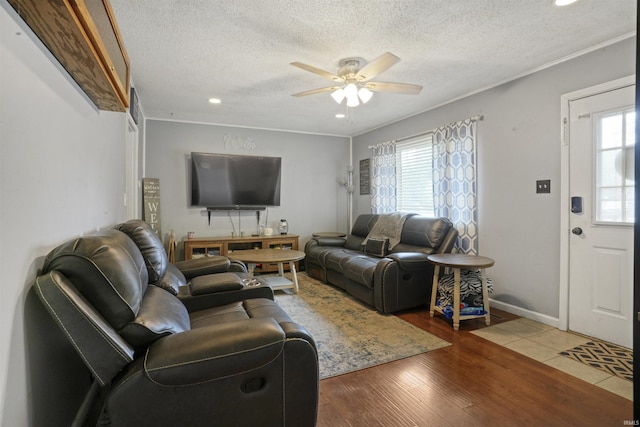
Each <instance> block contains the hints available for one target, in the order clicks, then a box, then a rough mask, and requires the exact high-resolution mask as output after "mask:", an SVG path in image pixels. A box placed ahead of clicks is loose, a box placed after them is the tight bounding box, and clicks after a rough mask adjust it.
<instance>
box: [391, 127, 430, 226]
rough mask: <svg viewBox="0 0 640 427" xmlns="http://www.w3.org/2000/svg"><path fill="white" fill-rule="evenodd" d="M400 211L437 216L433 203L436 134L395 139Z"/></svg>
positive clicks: (397, 196) (397, 193) (398, 206)
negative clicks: (401, 139) (402, 139)
mask: <svg viewBox="0 0 640 427" xmlns="http://www.w3.org/2000/svg"><path fill="white" fill-rule="evenodd" d="M396 203H397V209H398V211H402V212H415V213H419V214H421V215H426V216H432V217H433V216H435V213H434V207H433V135H432V134H428V135H422V136H420V137H417V138H412V139H409V140H407V141H402V142H398V143H396Z"/></svg>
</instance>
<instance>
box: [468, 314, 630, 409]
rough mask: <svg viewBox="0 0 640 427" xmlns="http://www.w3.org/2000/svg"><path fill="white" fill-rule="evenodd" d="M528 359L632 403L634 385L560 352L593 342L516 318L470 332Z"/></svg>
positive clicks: (576, 335) (583, 337)
mask: <svg viewBox="0 0 640 427" xmlns="http://www.w3.org/2000/svg"><path fill="white" fill-rule="evenodd" d="M471 333H472V334H475V335H477V336H479V337H482V338H484V339H487V340H489V341H492V342H495V343H496V344H500V345H502V346H504V347H507V348H509V349H511V350H513V351H517V352H518V353H520V354H523V355H525V356H527V357H530V358H532V359H535V360H537V361H540V362H542V363H545V364H547V365H549V366H552V367H554V368H556V369H559V370H561V371H563V372H566V373H568V374H570V375H573V376H574V377H577V378H580V379H582V380H584V381H587V382H589V383H591V384H595V385H597V386H598V387H602V388H603V389H605V390H608V391H610V392H612V393H615V394H617V395H620V396H622V397H624V398H626V399H629V400H633V383H632V382H631V381H627V380H624V379H622V378H618V377H616V376H614V375H611V374H608V373H606V372H603V371H600V370H599V369H596V368H592V367H590V366H587V365H585V364H583V363H580V362H576V361H575V360H571V359H569V358H568V357H566V356H561V355H559V354H558V353H559V352H561V351H564V350H568V349H570V348H573V347H576V346H578V345H582V344H585V343H587V342H589V341H591V339H590V338H589V337H585V336H582V335H578V334H574V333H572V332H563V331H560V330H558V329H556V328H554V327H553V326H548V325H544V324H542V323H538V322H535V321H533V320H529V319H516V320H511V321H509V322H504V323H500V324H498V325H494V326H490V327H487V328H483V329H479V330H476V331H473V332H471Z"/></svg>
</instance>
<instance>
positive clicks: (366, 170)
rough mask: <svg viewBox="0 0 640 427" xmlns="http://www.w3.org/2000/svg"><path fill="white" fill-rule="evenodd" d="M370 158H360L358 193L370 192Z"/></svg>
mask: <svg viewBox="0 0 640 427" xmlns="http://www.w3.org/2000/svg"><path fill="white" fill-rule="evenodd" d="M370 167H371V166H370V159H363V160H360V195H361V196H362V195H366V194H371V169H370Z"/></svg>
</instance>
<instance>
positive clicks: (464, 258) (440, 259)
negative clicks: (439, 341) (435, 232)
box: [427, 254, 495, 331]
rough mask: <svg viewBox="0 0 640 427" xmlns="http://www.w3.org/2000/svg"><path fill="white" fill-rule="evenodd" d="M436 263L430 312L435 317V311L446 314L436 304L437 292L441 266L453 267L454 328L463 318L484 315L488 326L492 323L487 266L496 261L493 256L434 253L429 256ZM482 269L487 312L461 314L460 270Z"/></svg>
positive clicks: (483, 293)
mask: <svg viewBox="0 0 640 427" xmlns="http://www.w3.org/2000/svg"><path fill="white" fill-rule="evenodd" d="M427 259H428V260H429V261H431V262H432V263H433V264H435V269H434V271H433V287H432V289H431V306H430V307H429V314H430V315H431V317H433V314H434V311H438V312H439V313H442V314H444V311H443V308H442V307H438V306H437V305H436V294H437V293H438V280H439V277H440V269H441V267H449V268H452V269H453V307H452V309H453V329H454V330H456V331H457V330H458V328H459V327H460V321H461V320H467V319H476V318H478V317H484V321H485V323H486V325H487V326H489V325H490V324H491V314H490V311H489V291H488V289H487V273H486V272H485V268H488V267H491V266H493V264H495V261H494V260H492V259H491V258H487V257H484V256H476V255H465V254H434V255H429V256H428V257H427ZM474 269H480V272H481V274H482V304H483V305H484V307H483V309H484V311H485V314H477V315H476V314H470V315H460V270H474Z"/></svg>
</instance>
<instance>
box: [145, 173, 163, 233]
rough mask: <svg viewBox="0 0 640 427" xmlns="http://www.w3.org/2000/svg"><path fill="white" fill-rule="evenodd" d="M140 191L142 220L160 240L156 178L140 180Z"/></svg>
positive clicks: (158, 191) (158, 196) (158, 186)
mask: <svg viewBox="0 0 640 427" xmlns="http://www.w3.org/2000/svg"><path fill="white" fill-rule="evenodd" d="M142 189H143V190H142V191H143V193H142V212H143V214H142V215H143V216H142V219H143V220H144V221H145V222H146V223H147V224H149V225H150V226H151V228H152V229H153V231H155V232H156V234H157V235H158V237H160V238H161V239H162V235H161V234H160V180H159V179H158V178H142Z"/></svg>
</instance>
